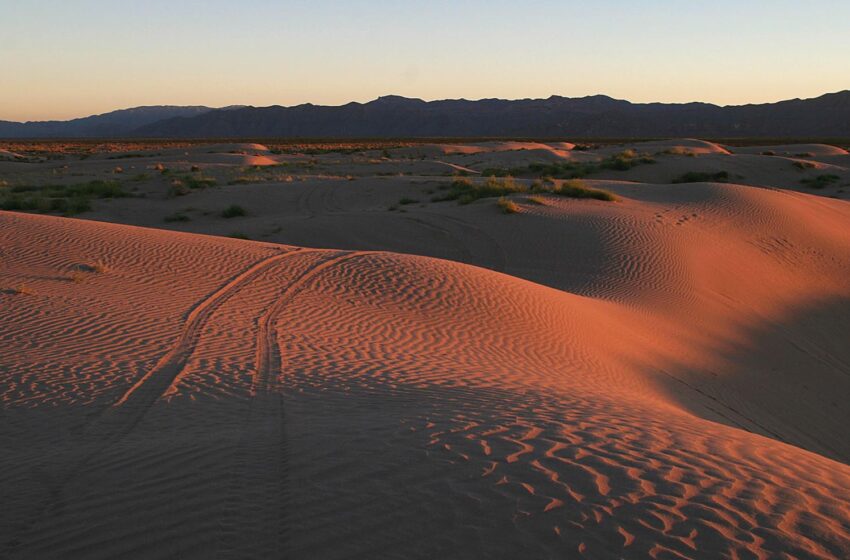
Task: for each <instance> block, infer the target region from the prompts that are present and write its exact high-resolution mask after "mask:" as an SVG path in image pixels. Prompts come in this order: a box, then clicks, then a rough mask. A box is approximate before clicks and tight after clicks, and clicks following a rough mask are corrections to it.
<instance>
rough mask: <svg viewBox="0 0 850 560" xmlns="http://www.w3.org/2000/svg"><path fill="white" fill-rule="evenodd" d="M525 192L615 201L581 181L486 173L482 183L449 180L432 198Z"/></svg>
mask: <svg viewBox="0 0 850 560" xmlns="http://www.w3.org/2000/svg"><path fill="white" fill-rule="evenodd" d="M527 192H541V193H551V194H556V195H560V196H567V197H570V198H592V199H596V200H605V201H614V200H617V198H616V197H615V196H614V195H613V194H611V193H609V192H608V191H603V190H600V189H592V188H588V187H585V186H584V185H582V183H581V182H580V181H576V180H572V181H563V182H560V183H558V182H557V181H553V180H552V181H547V182H545V183H544V182H541V181H535V182H534V183H532V185H531V187H530V188H529V187H527V186H526V185H524V184H522V183H518V182H517V181H516V180H514V179H513V178H512V177H504V178H498V177H489V178H488V179H487V181H486V182H484V183H476V182H473V181H471V180H469V179H458V180H456V181H454V182H453V183H452V184H451V187H450V188H449V190H448V192H447V193H446V194H444V195H441V196H437V197H435V198H433V199H431V200H432V202H441V201H444V200H457V201H458V202H459V203H460V204H469V203H470V202H474V201H476V200H478V199H481V198H491V197H497V196H499V197H504V196H508V195H512V194H520V193H527Z"/></svg>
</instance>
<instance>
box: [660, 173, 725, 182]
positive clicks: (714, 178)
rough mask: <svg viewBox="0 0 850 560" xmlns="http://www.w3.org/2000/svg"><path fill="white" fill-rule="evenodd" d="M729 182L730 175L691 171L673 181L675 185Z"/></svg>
mask: <svg viewBox="0 0 850 560" xmlns="http://www.w3.org/2000/svg"><path fill="white" fill-rule="evenodd" d="M728 181H729V173H728V172H726V171H718V172H716V173H711V172H703V171H689V172H688V173H685V174H684V175H681V176H679V177H676V178H675V179H673V181H672V182H673V183H726V182H728Z"/></svg>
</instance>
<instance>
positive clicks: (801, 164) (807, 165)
mask: <svg viewBox="0 0 850 560" xmlns="http://www.w3.org/2000/svg"><path fill="white" fill-rule="evenodd" d="M792 165H793V166H794V167H796V168H797V169H801V170H806V169H813V168H814V167H815V164H814V163H812V162H810V161H795V162H794V163H792Z"/></svg>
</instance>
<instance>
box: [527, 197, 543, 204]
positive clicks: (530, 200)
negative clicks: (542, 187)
mask: <svg viewBox="0 0 850 560" xmlns="http://www.w3.org/2000/svg"><path fill="white" fill-rule="evenodd" d="M525 201H526V202H528V203H529V204H536V205H537V206H546V199H545V198H543V197H542V196H529V197H528V198H526V199H525Z"/></svg>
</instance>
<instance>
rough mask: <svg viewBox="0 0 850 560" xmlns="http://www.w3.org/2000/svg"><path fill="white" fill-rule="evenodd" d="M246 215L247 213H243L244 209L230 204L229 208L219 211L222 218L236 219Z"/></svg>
mask: <svg viewBox="0 0 850 560" xmlns="http://www.w3.org/2000/svg"><path fill="white" fill-rule="evenodd" d="M246 214H247V212H246V211H245V209H244V208H242V207H241V206H239V205H238V204H231V205H230V206H228V207H227V208H225V209H224V210H222V211H221V217H222V218H238V217H240V216H244V215H246Z"/></svg>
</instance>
